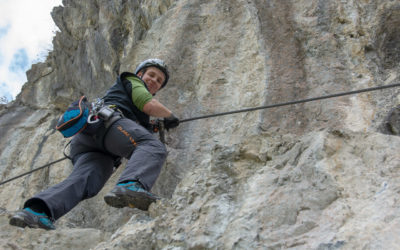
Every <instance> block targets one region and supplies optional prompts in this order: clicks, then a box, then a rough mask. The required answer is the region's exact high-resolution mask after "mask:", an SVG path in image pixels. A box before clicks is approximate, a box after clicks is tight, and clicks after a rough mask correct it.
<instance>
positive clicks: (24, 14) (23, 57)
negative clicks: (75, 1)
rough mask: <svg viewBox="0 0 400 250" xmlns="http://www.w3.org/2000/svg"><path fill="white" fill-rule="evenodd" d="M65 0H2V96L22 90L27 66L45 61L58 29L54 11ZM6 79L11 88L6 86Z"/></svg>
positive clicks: (0, 94) (15, 93) (0, 68)
mask: <svg viewBox="0 0 400 250" xmlns="http://www.w3.org/2000/svg"><path fill="white" fill-rule="evenodd" d="M61 2H62V1H61V0H40V1H32V0H1V1H0V82H1V83H2V84H1V87H0V96H4V95H12V96H13V98H15V96H16V95H17V94H18V93H19V92H20V90H21V87H22V85H23V84H24V83H25V82H26V74H25V72H26V70H28V69H29V68H30V66H31V64H32V63H33V62H38V61H43V60H44V59H45V56H47V53H43V52H47V51H49V50H51V49H52V44H51V42H52V38H53V36H54V33H55V31H56V30H57V28H56V26H55V24H54V21H53V20H52V18H51V15H50V12H51V11H52V9H53V7H54V6H59V5H61ZM3 83H4V84H5V86H7V88H4V87H3Z"/></svg>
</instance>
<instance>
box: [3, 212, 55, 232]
mask: <svg viewBox="0 0 400 250" xmlns="http://www.w3.org/2000/svg"><path fill="white" fill-rule="evenodd" d="M53 222H54V220H53V219H51V218H50V217H49V216H47V215H46V214H45V213H37V212H35V211H33V210H32V209H30V208H29V207H27V208H24V209H23V210H21V211H18V212H17V213H16V214H15V215H14V216H13V217H11V219H10V225H13V226H17V227H26V226H28V227H30V228H43V229H46V230H54V229H56V227H55V226H54V225H53Z"/></svg>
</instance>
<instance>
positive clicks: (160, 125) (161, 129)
mask: <svg viewBox="0 0 400 250" xmlns="http://www.w3.org/2000/svg"><path fill="white" fill-rule="evenodd" d="M396 87H400V83H395V84H389V85H384V86H378V87H372V88H366V89H359V90H354V91H348V92H342V93H337V94H332V95H326V96H320V97H313V98H308V99H302V100H297V101H290V102H283V103H277V104H271V105H265V106H259V107H254V108H246V109H240V110H234V111H228V112H222V113H215V114H210V115H203V116H197V117H192V118H187V119H182V120H180V123H184V122H189V121H194V120H200V119H206V118H211V117H217V116H223V115H230V114H236V113H242V112H250V111H255V110H260V109H270V108H276V107H282V106H288V105H294V104H299V103H306V102H312V101H318V100H323V99H328V98H335V97H340V96H346V95H354V94H359V93H364V92H371V91H376V90H382V89H388V88H396ZM100 104H101V102H100ZM99 107H101V105H99ZM108 111H109V110H107V111H104V114H100V115H104V116H105V117H108V115H109V112H108ZM113 111H114V110H113ZM90 119H94V118H93V117H92V118H91V116H90V115H89V118H88V120H90ZM152 124H153V125H154V126H153V128H155V130H157V131H155V132H159V134H160V140H161V141H162V142H163V143H164V142H165V138H164V126H163V124H164V122H163V120H161V119H157V120H156V121H153V122H152ZM67 145H68V144H67ZM64 154H65V153H64ZM68 158H69V157H68V156H67V155H66V157H64V158H61V159H58V160H55V161H53V162H50V163H48V164H46V165H44V166H41V167H38V168H35V169H33V170H31V171H29V172H26V173H23V174H21V175H18V176H15V177H13V178H10V179H8V180H5V181H3V182H0V186H1V185H3V184H5V183H7V182H10V181H12V180H15V179H18V178H20V177H22V176H25V175H28V174H31V173H33V172H35V171H38V170H40V169H43V168H45V167H49V166H51V165H53V164H55V163H58V162H60V161H63V160H66V159H68Z"/></svg>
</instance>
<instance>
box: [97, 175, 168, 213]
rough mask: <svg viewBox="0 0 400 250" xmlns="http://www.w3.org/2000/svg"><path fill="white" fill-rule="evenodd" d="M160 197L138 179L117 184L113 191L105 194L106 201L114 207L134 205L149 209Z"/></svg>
mask: <svg viewBox="0 0 400 250" xmlns="http://www.w3.org/2000/svg"><path fill="white" fill-rule="evenodd" d="M158 199H160V198H159V197H157V196H156V195H154V194H152V193H150V192H149V191H146V190H145V189H144V188H143V186H142V185H141V184H140V183H139V182H137V181H130V182H127V183H119V184H117V185H116V186H115V187H114V189H113V190H111V192H109V193H108V194H107V195H106V196H104V201H105V202H106V203H107V204H108V205H109V206H112V207H116V208H122V207H132V208H138V209H140V210H143V211H147V210H148V209H149V206H150V204H151V203H153V202H155V201H156V200H158Z"/></svg>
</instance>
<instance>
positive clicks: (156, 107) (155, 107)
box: [143, 98, 172, 117]
mask: <svg viewBox="0 0 400 250" xmlns="http://www.w3.org/2000/svg"><path fill="white" fill-rule="evenodd" d="M143 112H144V113H146V114H147V115H150V116H154V117H170V116H171V115H172V112H171V111H170V110H169V109H168V108H167V107H165V106H164V105H162V104H161V103H160V102H159V101H157V100H156V99H154V98H153V99H151V101H149V102H148V103H146V104H145V105H144V106H143Z"/></svg>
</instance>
